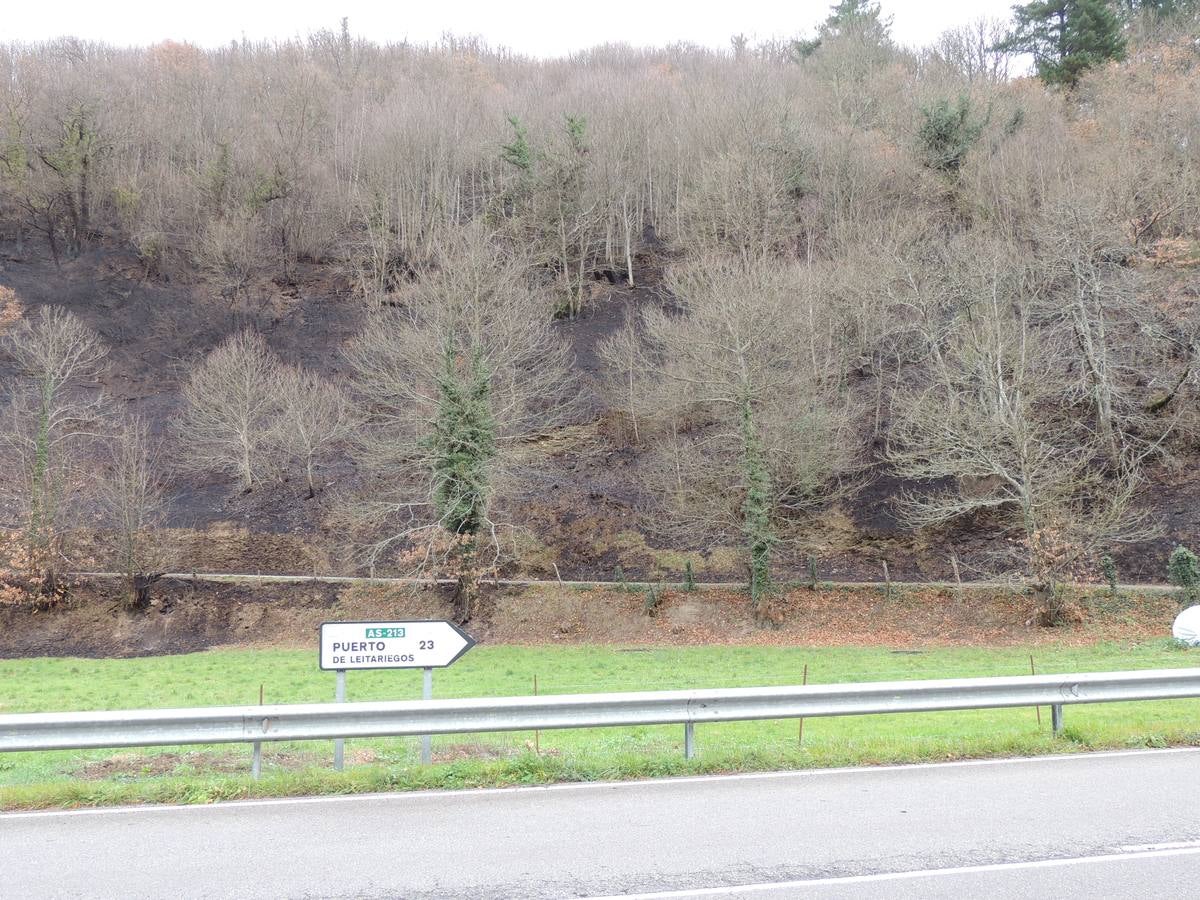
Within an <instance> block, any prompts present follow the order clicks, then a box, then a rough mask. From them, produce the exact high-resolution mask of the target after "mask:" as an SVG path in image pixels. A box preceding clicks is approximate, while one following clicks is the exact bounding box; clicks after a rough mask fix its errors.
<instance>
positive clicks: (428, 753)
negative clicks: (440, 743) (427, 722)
mask: <svg viewBox="0 0 1200 900" xmlns="http://www.w3.org/2000/svg"><path fill="white" fill-rule="evenodd" d="M421 698H422V699H423V700H432V699H433V669H431V668H429V667H428V666H426V667H425V685H424V688H423V689H422V691H421ZM431 762H433V738H432V737H431V736H430V735H428V734H423V735H421V765H423V766H427V765H429V764H430V763H431Z"/></svg>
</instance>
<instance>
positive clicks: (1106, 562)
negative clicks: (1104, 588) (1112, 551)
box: [1100, 553, 1117, 597]
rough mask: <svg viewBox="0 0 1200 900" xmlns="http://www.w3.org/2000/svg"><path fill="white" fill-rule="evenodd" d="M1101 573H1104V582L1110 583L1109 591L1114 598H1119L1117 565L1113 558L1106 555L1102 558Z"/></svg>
mask: <svg viewBox="0 0 1200 900" xmlns="http://www.w3.org/2000/svg"><path fill="white" fill-rule="evenodd" d="M1100 571H1101V572H1103V573H1104V580H1105V581H1106V582H1108V591H1109V593H1110V594H1112V595H1113V597H1116V596H1117V564H1116V562H1115V561H1114V560H1113V558H1112V557H1111V556H1109V555H1108V554H1107V553H1105V554H1104V555H1103V556H1102V557H1100Z"/></svg>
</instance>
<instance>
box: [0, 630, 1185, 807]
mask: <svg viewBox="0 0 1200 900" xmlns="http://www.w3.org/2000/svg"><path fill="white" fill-rule="evenodd" d="M1032 652H1033V655H1034V661H1035V664H1036V666H1037V671H1038V672H1039V673H1051V672H1068V671H1101V670H1115V669H1141V668H1162V667H1184V666H1193V665H1200V652H1188V651H1183V650H1180V649H1178V648H1176V647H1175V646H1174V645H1172V644H1171V643H1170V642H1168V641H1156V642H1151V643H1140V644H1128V645H1118V644H1102V645H1096V646H1090V647H1078V646H1070V647H1068V646H1062V647H1056V646H1045V645H1042V646H1039V647H1037V648H1036V649H1034V650H1033V651H1032ZM1029 664H1030V651H1029V650H1027V649H1020V648H1003V649H991V650H989V649H973V648H972V649H963V648H947V649H930V650H926V651H889V650H887V649H860V648H806V647H787V648H782V647H695V648H669V649H667V648H664V649H644V648H637V649H621V648H614V647H597V646H584V647H579V646H574V647H549V646H537V647H517V646H485V647H477V648H475V649H474V650H473V651H472V652H471V653H469V654H467V655H466V656H465V657H463V658H462V659H461V660H460V661H459V662H457V663H456V664H455V665H454V666H453V667H451V668H449V669H445V670H439V671H438V672H437V673H436V676H435V682H434V695H435V696H437V697H466V696H511V695H521V694H529V693H532V691H533V683H534V678H535V676H536V678H537V684H538V689H539V692H540V693H576V692H590V691H622V690H651V689H670V688H689V687H737V686H754V685H777V684H798V683H800V681H801V679H802V677H803V672H804V668H805V666H806V665H807V667H808V680H809V683H814V684H815V683H834V682H853V681H879V680H889V679H917V678H943V677H973V676H987V675H1015V674H1027V673H1028V672H1029ZM260 686H261V687H262V689H263V693H264V695H265V699H266V702H269V703H299V702H311V701H325V700H332V698H333V688H334V677H333V674H332V673H328V672H321V671H319V670H318V669H317V666H316V659H315V654H314V653H313V652H312V651H310V650H283V649H280V650H257V649H246V650H221V651H210V652H206V653H195V654H188V655H183V656H171V657H150V658H141V659H96V660H93V659H71V658H68V659H47V658H42V659H28V660H4V661H0V714H2V713H16V712H33V711H51V710H87V709H123V708H150V707H170V706H208V705H230V704H247V703H256V702H257V701H258V697H259V688H260ZM419 696H420V673H419V672H395V671H393V672H382V671H379V672H351V673H349V676H348V699H349V700H351V701H353V700H383V699H412V698H416V697H419ZM1065 721H1066V729H1065V732H1064V734H1063V735H1062V736H1061V737H1059V738H1055V737H1053V736H1052V735H1051V734H1050V727H1049V711H1048V710H1046V709H1043V710H1042V711H1041V723H1040V724H1039V723H1038V719H1037V714H1036V713H1035V711H1034V710H1033V709H1011V710H982V711H973V712H950V713H931V714H922V715H894V716H862V717H846V718H829V719H809V720H807V721H806V722H805V723H804V733H803V743H801V742H800V739H799V737H800V736H799V727H798V723H797V722H796V721H770V722H739V723H725V724H720V725H711V726H699V727H697V729H696V737H697V744H698V748H699V755H698V757H697V758H696V759H694V760H691V761H687V760H684V759H683V755H682V743H683V729H682V727H679V726H652V727H634V728H613V729H588V730H576V731H555V732H542V733H541V734H540V735H537V736H536V737H535V736H534V735H533V734H532V733H517V734H501V735H479V736H464V735H455V736H444V737H435V738H434V765H432V766H427V767H422V766H420V765H418V763H417V740H416V739H412V738H405V739H398V738H397V739H372V740H364V741H354V742H349V743H348V746H347V761H348V763H349V765H348V767H347V771H346V772H345V773H342V774H337V773H333V772H331V771H330V770H329V764H330V759H331V755H332V750H331V744H330V742H327V741H326V742H308V743H295V744H268V745H266V748H265V750H264V773H263V778H262V780H260V781H258V782H253V781H251V780H250V779H249V775H248V772H249V759H250V748H249V747H241V746H236V747H229V746H224V747H209V748H195V747H192V748H155V749H146V750H120V751H113V750H108V751H85V752H54V753H14V754H8V755H5V756H0V808H14V807H28V806H48V805H86V804H102V803H117V802H140V801H165V802H207V801H211V800H216V799H224V798H233V797H250V796H267V795H280V794H299V793H325V792H335V793H336V792H353V791H370V790H388V789H405V788H421V787H461V786H475V785H496V784H520V783H542V782H549V781H556V780H593V779H604V778H628V777H639V776H647V775H658V774H687V773H696V772H720V771H745V770H760V769H770V768H799V767H806V766H833V765H849V764H870V763H885V762H902V761H926V760H943V759H956V758H964V757H977V756H989V755H1012V754H1035V753H1047V752H1070V751H1072V750H1084V749H1096V748H1111V747H1142V746H1167V745H1172V744H1200V700H1197V701H1162V702H1148V703H1130V704H1105V705H1097V706H1078V707H1068V708H1067V709H1066V713H1065Z"/></svg>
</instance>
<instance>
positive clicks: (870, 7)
mask: <svg viewBox="0 0 1200 900" xmlns="http://www.w3.org/2000/svg"><path fill="white" fill-rule="evenodd" d="M891 30H892V17H891V16H884V15H883V14H882V13H881V12H880V9H879V4H878V3H877V2H875V0H840V2H839V3H836V4H834V5H833V6H832V7H830V10H829V15H828V17H826V19H825V22H824V23H823V24H822V25H821V37H823V38H835V37H839V36H841V35H844V34H848V33H854V34H859V35H862V36H864V37H868V38H872V39H873V40H874V42H875V43H879V44H882V43H884V42H885V41H887V40H888V38H889V36H890V32H891Z"/></svg>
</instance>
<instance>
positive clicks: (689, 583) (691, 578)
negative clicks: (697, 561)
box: [683, 559, 696, 593]
mask: <svg viewBox="0 0 1200 900" xmlns="http://www.w3.org/2000/svg"><path fill="white" fill-rule="evenodd" d="M683 589H684V590H685V591H688V592H689V593H690V592H691V591H694V590H695V589H696V573H695V571H694V570H693V569H692V561H691V560H690V559H689V560H688V561H687V562H686V563H685V564H684V566H683Z"/></svg>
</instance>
